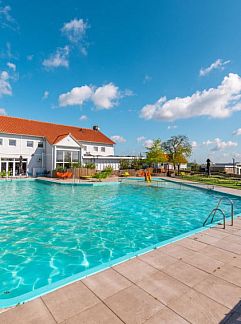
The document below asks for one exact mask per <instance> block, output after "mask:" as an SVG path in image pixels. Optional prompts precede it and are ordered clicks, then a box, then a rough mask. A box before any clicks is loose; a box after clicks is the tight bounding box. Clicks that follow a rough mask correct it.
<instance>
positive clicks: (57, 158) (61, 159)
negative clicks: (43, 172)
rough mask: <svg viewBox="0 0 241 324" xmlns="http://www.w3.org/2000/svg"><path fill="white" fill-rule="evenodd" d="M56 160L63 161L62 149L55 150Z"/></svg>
mask: <svg viewBox="0 0 241 324" xmlns="http://www.w3.org/2000/svg"><path fill="white" fill-rule="evenodd" d="M56 161H57V162H64V151H57V156H56Z"/></svg>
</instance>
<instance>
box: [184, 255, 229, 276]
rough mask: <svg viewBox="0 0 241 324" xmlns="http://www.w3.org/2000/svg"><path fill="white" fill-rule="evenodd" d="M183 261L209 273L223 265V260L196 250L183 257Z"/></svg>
mask: <svg viewBox="0 0 241 324" xmlns="http://www.w3.org/2000/svg"><path fill="white" fill-rule="evenodd" d="M183 261H184V262H186V263H188V264H191V265H193V266H194V267H196V268H198V269H201V270H203V271H207V272H209V273H212V272H214V271H216V269H217V268H219V267H221V266H223V265H224V263H223V262H221V261H218V260H215V259H213V258H210V257H208V256H206V255H203V254H202V253H198V252H197V253H196V254H194V255H191V256H186V257H184V258H183Z"/></svg>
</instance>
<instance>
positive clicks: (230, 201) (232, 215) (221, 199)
mask: <svg viewBox="0 0 241 324" xmlns="http://www.w3.org/2000/svg"><path fill="white" fill-rule="evenodd" d="M224 199H226V200H228V202H229V203H230V207H231V211H230V216H231V226H233V218H234V204H233V201H232V199H230V198H229V197H222V198H220V199H219V201H218V204H217V206H216V208H214V209H213V210H212V211H211V213H210V214H209V215H208V217H207V218H206V219H205V221H204V223H203V226H205V225H206V223H207V221H208V219H209V217H210V216H211V215H213V217H212V219H211V223H212V222H213V219H214V217H215V215H216V212H217V211H220V212H221V213H222V214H223V222H224V229H225V221H226V215H225V214H224V212H223V210H222V209H221V208H220V205H221V202H222V201H223V200H224Z"/></svg>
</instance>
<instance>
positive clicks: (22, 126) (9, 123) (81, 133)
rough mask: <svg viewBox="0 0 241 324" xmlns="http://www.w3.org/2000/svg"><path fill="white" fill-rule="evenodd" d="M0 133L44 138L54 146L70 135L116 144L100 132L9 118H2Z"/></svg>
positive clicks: (95, 141) (0, 117)
mask: <svg viewBox="0 0 241 324" xmlns="http://www.w3.org/2000/svg"><path fill="white" fill-rule="evenodd" d="M0 133H6V134H18V135H30V136H39V137H44V138H46V139H47V141H48V142H49V143H50V144H54V143H55V141H56V140H57V139H58V137H60V136H64V137H65V136H66V135H68V134H71V135H72V136H73V137H74V138H75V139H76V140H77V141H83V142H94V143H102V144H115V142H113V141H112V140H111V139H110V138H108V137H107V136H105V135H104V134H103V133H101V132H100V131H98V130H93V129H90V128H81V127H75V126H66V125H59V124H52V123H46V122H41V121H36V120H29V119H23V118H16V117H9V116H0ZM59 140H60V139H58V141H59Z"/></svg>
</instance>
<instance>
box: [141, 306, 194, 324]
mask: <svg viewBox="0 0 241 324" xmlns="http://www.w3.org/2000/svg"><path fill="white" fill-rule="evenodd" d="M187 323H188V322H187V321H185V319H183V318H182V317H181V316H179V315H177V314H176V313H174V312H173V311H172V310H171V309H169V308H167V307H166V308H164V309H163V310H161V311H160V312H158V313H157V314H155V315H154V316H152V317H151V318H150V319H149V320H147V321H146V322H145V324H187Z"/></svg>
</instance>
